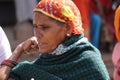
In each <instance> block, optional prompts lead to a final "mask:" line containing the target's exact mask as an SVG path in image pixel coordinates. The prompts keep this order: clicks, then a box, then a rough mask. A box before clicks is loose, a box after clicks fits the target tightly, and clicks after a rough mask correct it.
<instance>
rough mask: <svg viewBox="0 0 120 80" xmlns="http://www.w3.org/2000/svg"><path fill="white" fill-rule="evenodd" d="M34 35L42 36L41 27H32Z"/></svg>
mask: <svg viewBox="0 0 120 80" xmlns="http://www.w3.org/2000/svg"><path fill="white" fill-rule="evenodd" d="M34 35H35V36H36V37H39V38H41V37H42V36H43V31H42V30H41V29H38V28H35V29H34Z"/></svg>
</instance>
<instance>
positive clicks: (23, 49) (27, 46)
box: [13, 37, 39, 59]
mask: <svg viewBox="0 0 120 80" xmlns="http://www.w3.org/2000/svg"><path fill="white" fill-rule="evenodd" d="M38 50H39V49H38V43H37V39H36V37H31V38H29V39H28V40H26V41H24V42H22V43H21V44H19V45H18V46H17V47H16V49H15V50H14V51H13V55H16V57H17V59H18V58H19V57H20V56H21V55H22V54H23V53H26V54H30V53H35V52H38Z"/></svg>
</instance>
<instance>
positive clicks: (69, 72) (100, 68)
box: [10, 35, 110, 80]
mask: <svg viewBox="0 0 120 80" xmlns="http://www.w3.org/2000/svg"><path fill="white" fill-rule="evenodd" d="M82 37H83V35H76V36H74V37H71V38H70V39H69V40H68V41H66V42H64V43H63V44H64V45H66V46H68V45H70V44H72V43H74V42H76V41H77V40H79V39H81V38H82ZM10 77H11V78H13V79H15V80H30V79H31V78H34V79H35V80H110V78H109V74H108V72H107V69H106V67H105V64H104V63H103V60H102V58H101V54H100V52H99V50H98V49H96V48H95V47H94V46H92V45H91V44H90V43H89V42H83V43H81V44H79V45H78V46H76V47H74V48H72V49H71V50H69V51H67V52H66V53H64V54H62V55H58V56H55V55H51V54H42V55H40V57H39V58H38V59H36V60H35V61H33V62H27V61H25V62H21V63H19V64H18V65H17V66H16V67H14V68H13V69H12V71H11V73H10Z"/></svg>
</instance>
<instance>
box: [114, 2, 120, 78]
mask: <svg viewBox="0 0 120 80" xmlns="http://www.w3.org/2000/svg"><path fill="white" fill-rule="evenodd" d="M117 1H118V2H117V4H118V6H117V8H116V11H115V16H114V26H115V34H116V38H117V43H116V44H115V47H114V49H113V53H112V62H113V65H114V73H113V78H114V80H120V1H119V0H117Z"/></svg>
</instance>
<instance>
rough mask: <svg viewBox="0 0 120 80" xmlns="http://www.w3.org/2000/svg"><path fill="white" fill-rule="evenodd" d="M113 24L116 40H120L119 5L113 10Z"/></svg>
mask: <svg viewBox="0 0 120 80" xmlns="http://www.w3.org/2000/svg"><path fill="white" fill-rule="evenodd" d="M114 26H115V31H116V37H117V40H118V41H119V42H120V6H119V7H118V8H117V10H116V12H115V19H114Z"/></svg>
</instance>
